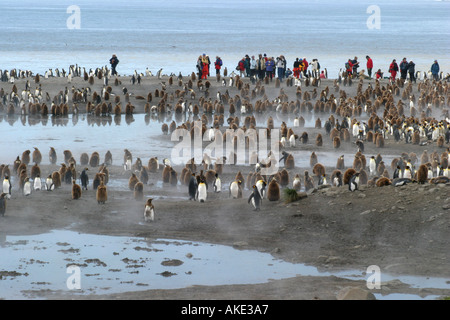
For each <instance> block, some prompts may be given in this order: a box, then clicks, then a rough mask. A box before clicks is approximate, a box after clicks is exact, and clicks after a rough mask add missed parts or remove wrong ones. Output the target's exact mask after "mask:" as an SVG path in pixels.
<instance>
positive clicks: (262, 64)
mask: <svg viewBox="0 0 450 320" xmlns="http://www.w3.org/2000/svg"><path fill="white" fill-rule="evenodd" d="M256 69H257V71H258V78H259V80H262V79H264V75H265V73H266V60H265V59H264V58H263V56H262V54H261V53H260V54H259V57H258V60H256Z"/></svg>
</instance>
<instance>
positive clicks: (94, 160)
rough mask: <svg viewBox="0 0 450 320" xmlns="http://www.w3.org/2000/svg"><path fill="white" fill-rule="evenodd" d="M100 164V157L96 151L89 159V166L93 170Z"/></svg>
mask: <svg viewBox="0 0 450 320" xmlns="http://www.w3.org/2000/svg"><path fill="white" fill-rule="evenodd" d="M99 164H100V155H99V153H98V152H97V151H94V152H93V153H92V154H91V157H90V158H89V165H90V166H91V167H93V168H95V167H98V165H99Z"/></svg>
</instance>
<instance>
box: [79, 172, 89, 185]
mask: <svg viewBox="0 0 450 320" xmlns="http://www.w3.org/2000/svg"><path fill="white" fill-rule="evenodd" d="M88 170H89V169H88V168H84V170H83V171H81V174H80V181H81V187H82V188H83V190H87V189H88V184H89V176H88V174H87V172H86V171H88Z"/></svg>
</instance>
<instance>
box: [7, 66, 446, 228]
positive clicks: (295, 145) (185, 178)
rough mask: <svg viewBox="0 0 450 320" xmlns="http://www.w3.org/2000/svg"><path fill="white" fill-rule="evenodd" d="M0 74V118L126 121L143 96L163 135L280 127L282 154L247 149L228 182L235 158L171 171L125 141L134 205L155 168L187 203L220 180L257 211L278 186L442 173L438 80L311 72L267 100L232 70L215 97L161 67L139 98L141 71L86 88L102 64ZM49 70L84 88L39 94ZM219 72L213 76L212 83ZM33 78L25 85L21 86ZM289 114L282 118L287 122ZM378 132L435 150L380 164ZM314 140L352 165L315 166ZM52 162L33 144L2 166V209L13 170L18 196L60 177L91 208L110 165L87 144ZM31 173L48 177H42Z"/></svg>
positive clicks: (278, 193) (438, 177) (102, 195)
mask: <svg viewBox="0 0 450 320" xmlns="http://www.w3.org/2000/svg"><path fill="white" fill-rule="evenodd" d="M160 71H161V70H160ZM0 76H1V77H0V78H1V79H2V80H3V81H4V82H8V83H9V84H10V85H9V87H10V90H5V89H4V88H3V87H2V88H1V90H0V114H5V115H7V116H13V115H20V116H21V118H24V117H28V119H29V121H32V120H42V119H46V118H48V117H52V119H54V118H58V117H59V118H64V117H67V116H68V115H72V116H73V117H75V116H77V115H78V114H85V115H87V120H88V121H94V122H96V121H100V120H102V121H103V120H106V121H112V119H114V121H115V122H116V123H120V119H121V117H122V115H124V116H125V119H126V120H127V121H128V120H130V121H131V119H132V116H133V113H134V112H135V109H136V106H137V105H138V104H139V103H144V106H143V110H144V113H145V114H146V116H148V117H146V119H147V120H146V121H149V119H150V118H153V119H158V120H160V121H161V122H163V121H165V120H166V119H168V117H166V116H167V115H174V116H175V120H177V121H175V120H172V121H171V122H169V123H166V122H164V123H163V124H162V125H161V131H162V134H163V135H170V134H172V133H173V132H174V131H175V130H176V129H186V130H187V131H189V132H190V133H191V136H192V135H193V134H194V133H195V132H201V133H202V134H206V135H207V137H208V141H214V140H215V139H218V138H222V139H223V140H224V141H225V142H226V141H227V139H229V138H230V137H229V136H227V134H226V132H225V130H226V129H234V130H236V129H242V130H243V131H244V132H245V131H246V130H247V129H249V128H252V129H256V128H257V125H256V123H257V121H256V119H258V120H259V122H261V119H263V120H265V121H264V122H266V124H267V127H266V132H267V135H268V136H270V135H271V132H272V130H273V129H279V130H280V137H279V138H280V142H279V147H280V151H281V158H280V159H276V158H275V157H274V155H273V154H271V152H270V151H269V150H268V151H269V152H268V153H267V157H266V158H265V159H259V156H260V155H249V157H253V158H252V159H253V161H252V162H251V165H250V167H249V169H248V171H249V172H248V175H247V176H246V177H247V178H246V179H245V178H244V175H243V173H242V172H240V171H239V172H237V173H236V177H235V179H233V180H232V181H223V179H222V177H221V175H222V172H223V170H224V168H223V166H224V165H230V166H233V165H234V164H235V163H236V159H237V155H236V154H235V153H233V152H231V153H230V154H229V155H228V156H226V157H223V158H219V159H211V157H208V155H206V154H205V155H204V157H203V159H202V162H201V163H195V162H194V161H193V159H192V160H191V161H189V162H188V163H186V165H185V166H184V167H182V168H181V169H180V168H178V169H177V168H174V167H172V166H171V165H170V161H168V160H167V161H162V162H160V161H159V160H158V158H157V157H156V156H152V157H151V158H150V159H149V160H148V163H146V164H147V165H146V164H143V162H142V160H141V159H139V158H138V159H137V160H135V161H134V162H133V158H132V155H131V152H130V151H129V150H127V149H125V150H124V161H123V168H124V170H125V171H127V172H130V177H129V182H128V188H129V190H130V191H131V192H132V193H133V197H134V199H135V200H137V201H144V200H145V194H144V193H145V192H144V191H145V186H146V185H147V184H149V183H150V181H149V174H155V173H160V174H161V180H162V182H163V183H164V184H168V185H171V186H178V185H182V186H185V187H186V195H187V198H188V199H190V200H194V201H198V202H206V201H208V197H209V194H210V193H211V192H214V193H221V191H222V190H223V188H222V186H223V185H225V186H226V185H227V184H228V183H229V184H228V185H229V187H228V188H229V192H228V195H229V198H231V199H240V198H244V193H245V192H246V196H245V198H246V199H247V202H248V203H249V204H251V205H252V207H253V208H254V210H257V211H259V210H261V209H262V207H263V206H262V203H263V200H264V199H267V200H268V201H279V200H280V199H281V198H282V190H283V189H285V188H292V189H294V190H296V191H300V190H304V191H309V190H311V189H314V188H316V187H318V186H320V185H331V186H333V187H342V186H344V185H346V186H347V187H348V189H349V191H350V192H354V191H356V190H358V189H359V187H360V186H361V185H368V186H376V187H383V186H388V185H394V186H396V185H404V184H406V183H410V182H417V183H420V184H424V183H447V182H448V178H449V165H448V153H449V148H448V145H449V143H450V141H449V140H450V116H449V104H450V91H449V84H448V81H447V78H446V79H441V80H439V81H435V80H429V79H423V80H422V81H418V84H417V91H418V96H417V97H416V96H415V95H414V93H413V84H412V83H410V82H408V81H404V80H400V79H399V80H397V81H395V82H392V81H391V82H388V83H382V82H380V81H378V80H374V81H371V82H370V83H365V81H364V79H359V80H350V79H347V78H346V77H345V76H344V75H343V74H339V77H338V79H336V80H335V81H334V82H333V83H332V85H330V86H326V87H323V86H322V84H321V82H320V81H317V79H313V80H316V81H309V80H308V81H306V80H296V81H295V85H294V82H293V79H289V81H286V84H285V85H284V84H283V85H278V86H276V88H277V89H278V90H279V94H278V96H276V97H274V98H271V99H269V97H268V96H267V94H266V87H268V86H275V84H273V83H271V82H270V81H250V82H248V81H247V80H246V79H241V78H240V77H239V76H237V75H235V74H234V73H232V74H231V75H230V76H229V77H228V81H226V79H222V80H223V81H221V82H220V83H221V84H222V86H225V87H227V86H228V87H227V89H226V90H225V93H220V92H217V95H214V94H212V92H210V89H211V86H210V82H209V81H213V80H206V81H204V80H203V79H202V80H199V79H197V78H196V75H195V74H192V75H191V76H190V77H186V76H184V77H183V76H182V75H181V74H180V75H178V76H176V75H174V74H171V75H170V76H169V81H168V83H166V82H165V81H162V76H161V74H160V75H159V76H158V79H160V80H161V82H160V88H157V89H156V90H155V91H151V92H149V93H148V95H147V96H141V95H139V96H136V95H134V94H133V93H132V91H133V89H132V88H133V86H135V85H141V79H143V78H145V77H147V76H151V75H150V74H149V73H146V74H145V75H144V74H138V73H137V72H135V74H134V75H133V77H132V79H134V81H133V80H132V81H131V86H130V84H125V83H122V82H121V80H119V79H118V78H117V77H116V78H115V79H114V80H115V81H114V82H113V84H110V85H109V84H108V81H107V80H106V81H102V82H103V87H102V89H101V91H100V92H97V91H93V89H92V87H93V86H94V84H95V83H96V82H97V80H105V79H110V78H113V77H112V76H111V74H110V72H109V70H108V69H107V68H106V67H104V68H97V69H96V70H92V69H91V70H89V71H86V70H85V69H84V68H83V69H82V68H80V67H78V66H71V67H70V70H69V72H66V71H64V70H63V71H62V72H59V70H58V71H56V72H55V74H53V71H52V70H49V72H48V73H46V75H45V76H44V79H41V77H40V75H33V74H32V73H31V72H28V71H26V72H24V71H20V70H19V71H17V70H11V71H10V72H9V71H1V75H0ZM53 76H60V77H67V79H68V83H72V81H73V79H74V77H83V78H84V81H85V82H86V84H85V86H83V87H82V88H76V87H75V86H74V85H68V86H67V87H66V88H65V90H63V91H60V93H59V94H57V95H56V96H54V97H50V95H49V94H48V92H45V90H43V89H42V83H44V82H45V79H46V78H48V77H53ZM218 78H219V79H217V82H219V81H220V80H221V79H220V77H218ZM17 79H27V80H26V83H25V88H20V89H19V88H18V85H16V83H15V81H16V80H17ZM136 79H139V80H138V81H136ZM175 79H176V80H175ZM30 80H31V81H30ZM32 82H33V85H34V86H35V89H33V88H32V84H31V83H32ZM352 85H353V86H355V85H356V86H357V94H356V96H354V97H350V96H347V93H346V91H345V90H344V89H343V88H342V87H346V86H352ZM69 86H71V88H70V89H69ZM284 86H285V87H284ZM288 87H293V90H295V97H294V100H292V97H289V96H288V95H287V93H286V91H287V89H288ZM170 88H172V90H170ZM232 92H234V93H235V94H234V95H233V93H232ZM394 98H395V99H396V100H397V102H395V100H394ZM141 107H142V106H141ZM436 114H439V117H436ZM183 116H184V117H183ZM185 116H189V118H192V121H190V120H185ZM273 116H275V117H276V119H280V118H281V119H282V120H283V121H281V125H280V126H279V128H275V125H274V123H275V122H274V118H273ZM226 117H227V118H226ZM283 117H284V118H283ZM294 117H295V119H292V118H294ZM312 117H315V118H316V120H315V124H314V129H316V132H317V130H318V131H320V132H319V133H316V134H315V135H314V136H312V133H311V132H309V133H308V132H307V131H306V129H305V122H306V121H307V120H309V119H310V118H312ZM364 119H365V120H364ZM183 120H184V121H183ZM194 120H200V121H201V127H197V126H196V123H195V122H194ZM289 121H292V122H293V125H292V127H291V126H289ZM232 139H233V142H234V143H237V142H238V139H239V137H237V136H234V137H232ZM251 139H252V138H251V137H249V136H247V137H245V138H244V142H245V143H246V144H250V143H251V142H252V140H251ZM387 140H392V141H394V142H395V143H396V145H397V146H398V149H399V150H401V145H402V144H412V145H420V146H424V147H425V146H427V148H429V149H430V150H431V149H433V150H434V151H433V152H431V153H430V154H429V155H428V153H427V150H424V151H423V153H422V155H421V157H420V159H419V158H418V156H417V155H416V154H414V153H404V152H403V153H402V152H399V154H398V157H396V158H395V159H394V160H392V163H390V164H389V163H385V162H384V161H383V156H382V155H381V154H382V150H383V149H384V148H386V141H387ZM325 144H328V145H330V146H332V147H333V148H334V149H335V150H340V149H342V150H346V152H347V153H348V150H353V152H352V151H350V153H354V158H353V159H349V161H350V163H352V164H351V166H350V167H349V166H346V165H345V164H344V155H340V156H337V157H336V158H337V159H336V166H335V168H333V171H332V172H326V171H327V169H326V167H325V166H324V165H323V164H322V163H320V156H318V154H319V152H320V148H321V147H323V146H324V145H325ZM309 145H313V146H314V147H315V149H314V150H315V151H311V152H308V151H305V149H302V147H306V146H309ZM368 147H369V148H371V149H372V150H373V148H375V150H376V149H378V150H379V152H377V154H376V155H372V154H370V155H367V154H366V153H365V152H366V151H365V149H367V148H368ZM309 150H310V149H309ZM297 151H298V152H301V156H300V157H299V158H301V157H303V158H308V157H309V158H310V168H309V169H308V170H302V171H299V169H298V168H297V166H296V161H295V160H296V159H295V157H296V155H295V152H297ZM89 154H90V156H89ZM58 158H59V157H58V153H57V151H56V150H55V149H54V148H50V150H49V153H48V161H49V163H50V164H52V165H57V163H58ZM61 159H62V160H60V161H62V163H61V166H60V168H59V169H58V170H55V171H52V172H48V173H45V174H43V172H40V167H39V165H40V164H41V162H42V160H43V159H42V154H41V152H40V150H39V149H38V148H37V147H34V151H33V152H32V151H31V150H25V151H24V152H23V153H22V154H21V155H18V156H17V158H16V160H15V161H14V163H13V164H11V166H12V167H13V168H12V169H13V170H12V171H11V170H10V169H9V166H10V165H8V164H3V165H2V167H1V168H2V180H3V190H2V191H3V193H2V195H1V200H2V206H4V207H5V208H6V201H7V200H10V199H11V194H12V190H13V188H12V183H11V177H12V176H14V178H17V184H18V185H17V188H18V190H20V191H21V192H22V194H23V195H24V196H32V194H33V192H35V191H40V190H42V191H45V190H46V191H55V190H58V189H60V188H61V187H62V185H63V184H71V185H72V199H74V200H76V199H80V198H82V197H83V195H82V193H84V192H90V191H91V190H93V192H95V194H96V200H97V202H98V203H99V204H104V203H106V202H107V201H108V196H107V184H108V179H109V175H108V166H111V165H112V155H111V153H110V152H109V151H108V152H107V153H106V154H105V157H104V161H102V159H101V156H100V154H99V153H98V152H96V151H94V152H85V153H82V154H81V155H80V158H79V162H78V165H77V161H76V159H75V158H74V155H73V154H72V153H71V152H70V150H64V151H63V153H62V158H61ZM270 164H279V165H280V167H279V171H278V172H277V173H275V174H272V175H270V176H264V175H262V174H261V168H264V167H265V166H269V165H270ZM80 166H81V167H80ZM88 167H89V168H88ZM80 168H82V169H80ZM231 168H232V167H231ZM89 170H92V171H93V173H92V177H93V178H92V189H91V188H90V185H89V181H90V180H89V177H88V172H89ZM42 177H47V178H46V179H45V180H44V179H43V178H42ZM290 177H293V178H290ZM14 180H15V179H14ZM78 181H79V183H77V182H78ZM224 182H227V184H224ZM3 203H4V205H3ZM2 210H3V213H4V212H5V211H4V209H2ZM144 218H145V220H146V221H153V220H154V219H155V217H154V207H153V204H152V203H151V200H150V199H148V200H147V202H146V205H145V207H144Z"/></svg>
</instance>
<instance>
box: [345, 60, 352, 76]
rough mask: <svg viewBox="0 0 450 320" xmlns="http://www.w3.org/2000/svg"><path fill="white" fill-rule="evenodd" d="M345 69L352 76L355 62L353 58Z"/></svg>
mask: <svg viewBox="0 0 450 320" xmlns="http://www.w3.org/2000/svg"><path fill="white" fill-rule="evenodd" d="M345 69H346V71H347V75H348V76H349V77H350V78H351V77H352V72H353V63H352V60H351V59H348V61H347V63H346V64H345Z"/></svg>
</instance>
